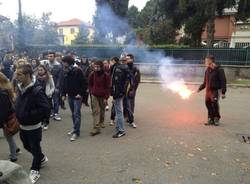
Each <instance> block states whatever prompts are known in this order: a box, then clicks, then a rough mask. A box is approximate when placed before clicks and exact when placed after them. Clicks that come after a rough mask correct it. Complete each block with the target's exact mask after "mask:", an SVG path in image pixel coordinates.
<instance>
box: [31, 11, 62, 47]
mask: <svg viewBox="0 0 250 184" xmlns="http://www.w3.org/2000/svg"><path fill="white" fill-rule="evenodd" d="M50 16H51V12H48V13H43V14H42V17H41V18H40V19H39V20H38V21H39V26H38V27H37V29H36V32H35V35H34V38H33V43H34V44H44V45H49V44H57V43H58V34H57V28H56V24H55V23H54V22H51V21H50Z"/></svg>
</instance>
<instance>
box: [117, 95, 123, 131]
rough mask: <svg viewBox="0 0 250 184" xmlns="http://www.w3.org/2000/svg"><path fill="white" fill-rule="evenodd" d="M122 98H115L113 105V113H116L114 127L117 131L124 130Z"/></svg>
mask: <svg viewBox="0 0 250 184" xmlns="http://www.w3.org/2000/svg"><path fill="white" fill-rule="evenodd" d="M122 101H123V98H118V99H115V103H114V107H115V115H116V126H117V127H116V128H117V131H120V132H124V131H125V128H124V116H123V105H122Z"/></svg>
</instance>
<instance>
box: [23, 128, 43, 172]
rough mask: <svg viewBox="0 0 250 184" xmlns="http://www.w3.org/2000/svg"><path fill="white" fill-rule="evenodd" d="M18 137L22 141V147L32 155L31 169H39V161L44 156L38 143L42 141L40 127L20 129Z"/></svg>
mask: <svg viewBox="0 0 250 184" xmlns="http://www.w3.org/2000/svg"><path fill="white" fill-rule="evenodd" d="M20 139H21V141H22V143H23V147H24V148H25V149H26V150H27V151H28V152H30V153H31V154H32V156H33V162H32V166H31V170H35V171H39V170H40V167H41V161H42V159H43V158H44V154H43V153H42V149H41V145H40V143H41V141H42V129H41V128H38V129H36V130H20Z"/></svg>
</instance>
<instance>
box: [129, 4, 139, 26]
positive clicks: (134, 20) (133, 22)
mask: <svg viewBox="0 0 250 184" xmlns="http://www.w3.org/2000/svg"><path fill="white" fill-rule="evenodd" d="M127 18H128V23H129V25H130V26H132V27H133V28H137V27H138V26H139V25H140V23H139V21H138V18H139V11H138V8H137V7H136V6H131V7H130V8H129V9H128V13H127Z"/></svg>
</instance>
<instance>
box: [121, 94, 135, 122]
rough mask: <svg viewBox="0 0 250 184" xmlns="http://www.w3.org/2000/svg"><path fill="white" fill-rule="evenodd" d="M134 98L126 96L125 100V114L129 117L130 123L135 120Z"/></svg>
mask: <svg viewBox="0 0 250 184" xmlns="http://www.w3.org/2000/svg"><path fill="white" fill-rule="evenodd" d="M132 100H133V99H132V98H130V97H125V98H124V100H123V108H124V114H125V115H126V116H127V118H128V122H129V123H133V122H134V112H133V110H132Z"/></svg>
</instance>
